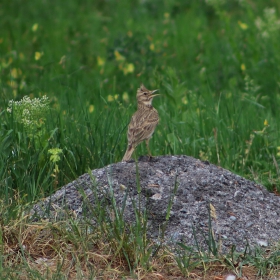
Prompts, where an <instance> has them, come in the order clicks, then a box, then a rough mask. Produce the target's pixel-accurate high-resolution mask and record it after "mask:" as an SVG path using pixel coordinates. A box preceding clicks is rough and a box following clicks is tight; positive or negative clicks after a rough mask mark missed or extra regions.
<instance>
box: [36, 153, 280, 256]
mask: <svg viewBox="0 0 280 280" xmlns="http://www.w3.org/2000/svg"><path fill="white" fill-rule="evenodd" d="M136 170H137V169H136V164H135V162H128V163H126V162H118V163H114V164H110V165H108V166H106V167H104V168H101V169H96V170H93V171H92V176H90V175H89V174H84V175H82V176H80V177H79V178H78V179H77V180H75V181H73V182H71V183H69V184H67V185H66V186H64V187H62V188H61V189H60V190H58V191H57V192H55V193H54V194H53V195H52V196H50V197H48V198H46V199H44V200H43V201H40V202H38V203H37V204H36V205H34V207H33V209H32V215H33V219H40V218H46V217H48V218H50V219H59V218H61V219H63V218H64V217H65V215H66V214H65V213H66V212H67V211H68V213H69V212H73V213H74V214H75V215H74V216H75V217H78V218H81V219H88V218H90V217H92V216H93V215H90V214H89V213H90V211H91V210H90V209H92V208H94V206H95V205H96V202H97V200H98V201H99V202H100V201H102V203H104V207H105V208H106V209H107V208H108V207H110V205H112V195H113V197H114V199H115V201H116V205H117V206H118V207H119V208H120V209H121V208H122V207H123V202H124V201H125V200H126V204H125V207H124V219H125V221H126V223H127V224H133V223H134V221H135V209H134V207H135V205H136V207H138V206H139V203H140V209H141V211H142V210H143V209H146V211H147V214H148V236H149V237H150V238H152V239H154V240H155V241H157V238H159V237H160V236H162V235H161V230H162V229H163V228H165V232H164V238H165V242H166V243H170V244H174V243H176V242H185V244H187V245H193V244H195V238H196V239H197V240H198V241H199V242H200V243H201V244H206V243H207V240H205V237H204V236H206V239H207V234H208V232H209V226H210V225H209V205H210V203H211V204H212V206H213V207H214V209H215V217H213V218H212V219H211V226H212V232H213V234H214V237H215V238H216V240H217V241H221V242H220V243H221V246H222V250H223V251H227V250H228V249H229V248H230V247H231V246H232V245H235V246H236V248H237V249H238V250H242V249H243V248H245V247H246V245H247V241H248V242H249V244H250V245H252V246H255V245H260V240H264V236H265V242H267V244H268V245H271V244H273V243H274V242H277V241H279V240H280V218H279V215H280V210H279V205H280V197H278V196H276V195H274V194H273V193H269V192H268V191H267V190H266V189H265V188H264V187H263V186H261V185H259V184H257V183H254V182H252V181H249V180H246V179H244V178H242V177H240V176H238V175H235V174H233V173H231V172H229V171H228V170H225V169H223V168H220V167H217V166H215V165H213V164H209V163H208V162H203V161H200V160H197V159H194V158H192V157H188V156H160V157H155V158H153V159H152V160H151V161H148V160H147V158H146V157H142V158H140V159H139V162H138V170H139V181H140V186H141V191H140V193H139V194H138V190H137V171H136ZM91 177H94V178H95V182H93V181H92V179H91ZM175 185H176V186H177V191H176V193H174V188H175ZM94 186H95V187H94ZM170 200H173V203H172V209H171V210H172V211H171V212H170V217H169V220H168V221H167V222H166V214H167V209H168V203H169V202H170ZM89 205H90V207H89ZM108 209H109V208H108ZM66 210H67V211H66ZM108 212H109V210H108ZM234 218H235V219H234ZM194 234H195V235H196V237H195V238H194Z"/></svg>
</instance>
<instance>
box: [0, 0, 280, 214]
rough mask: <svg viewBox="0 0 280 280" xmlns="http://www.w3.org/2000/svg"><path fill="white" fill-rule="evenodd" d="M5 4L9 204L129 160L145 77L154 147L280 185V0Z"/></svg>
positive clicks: (2, 50)
mask: <svg viewBox="0 0 280 280" xmlns="http://www.w3.org/2000/svg"><path fill="white" fill-rule="evenodd" d="M0 6H1V9H0V27H1V34H0V72H1V75H0V97H1V98H0V197H1V199H3V201H4V202H5V203H7V205H9V207H11V209H12V208H13V207H15V206H16V205H17V204H18V203H20V204H24V203H29V202H32V201H34V200H37V199H40V198H42V197H45V196H46V195H48V194H51V193H53V192H54V191H55V190H56V189H57V188H59V187H61V186H63V185H64V184H66V183H67V182H69V181H71V180H74V179H76V178H77V176H79V175H81V174H83V173H85V172H87V170H88V168H90V169H94V168H98V167H101V166H104V165H107V164H109V163H111V162H116V161H119V160H121V158H122V156H123V153H124V151H125V148H126V130H127V124H128V122H129V118H130V116H131V115H132V113H133V112H134V111H135V108H136V102H135V95H136V90H137V88H138V87H139V85H140V83H141V82H143V83H144V84H145V86H146V87H147V88H149V89H156V88H158V89H160V93H161V98H158V99H157V100H155V102H154V106H155V107H156V108H157V109H158V111H159V115H160V124H159V126H158V127H157V129H156V132H155V134H154V136H153V138H152V140H151V141H150V142H151V143H150V145H151V150H152V153H153V154H154V155H164V154H186V155H189V156H194V157H196V158H200V159H202V160H208V161H210V162H211V163H214V164H217V165H220V166H222V167H223V168H227V169H229V170H231V171H233V172H235V173H238V174H240V175H242V176H245V177H247V178H249V179H253V180H255V181H258V182H259V183H262V184H264V185H265V186H266V187H267V188H268V189H269V190H270V191H274V192H276V193H277V192H278V193H279V191H280V187H279V186H280V184H279V181H280V169H279V163H280V152H279V151H280V142H279V139H280V130H279V124H280V114H279V107H280V86H279V85H280V80H279V73H280V52H279V41H280V38H279V36H280V33H279V29H280V23H279V22H280V14H279V11H280V3H279V1H276V0H269V1H257V2H256V1H255V2H254V3H253V2H252V1H247V0H232V1H224V0H199V1H177V0H171V1H159V0H155V1H126V0H124V1H100V0H98V1H88V0H86V1H82V2H81V3H80V2H78V1H74V0H70V1H67V2H65V1H64V2H62V1H58V2H56V5H53V3H51V2H49V1H43V2H42V1H39V2H31V1H27V2H25V3H23V2H22V1H21V0H15V1H4V2H3V3H1V4H0ZM19 7H20V8H19ZM44 96H45V97H44ZM38 102H39V103H38ZM37 103H38V104H41V105H42V107H38V106H37V105H35V104H37ZM136 153H137V155H141V154H144V153H146V150H145V147H144V146H143V147H142V146H139V147H138V148H137V151H136ZM16 198H20V200H18V199H16ZM10 202H12V204H10ZM11 212H12V211H11Z"/></svg>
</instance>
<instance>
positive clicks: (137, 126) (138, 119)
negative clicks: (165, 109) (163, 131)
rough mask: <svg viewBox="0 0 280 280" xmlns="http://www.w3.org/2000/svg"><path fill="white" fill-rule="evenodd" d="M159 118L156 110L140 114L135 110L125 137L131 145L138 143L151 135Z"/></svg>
mask: <svg viewBox="0 0 280 280" xmlns="http://www.w3.org/2000/svg"><path fill="white" fill-rule="evenodd" d="M158 121H159V118H158V113H157V111H156V110H155V109H154V110H151V111H145V112H143V113H142V114H139V112H136V113H135V114H134V115H133V116H132V118H131V121H130V124H129V126H128V132H127V138H128V142H129V143H130V144H131V145H138V144H139V143H140V142H142V141H143V140H145V139H148V138H150V137H151V135H152V134H153V132H154V129H155V127H156V125H157V124H158Z"/></svg>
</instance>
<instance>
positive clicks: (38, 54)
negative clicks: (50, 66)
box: [35, 52, 43, 60]
mask: <svg viewBox="0 0 280 280" xmlns="http://www.w3.org/2000/svg"><path fill="white" fill-rule="evenodd" d="M42 55H43V53H42V52H35V60H39V59H40V58H41V57H42Z"/></svg>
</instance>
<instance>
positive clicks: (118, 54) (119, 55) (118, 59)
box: [114, 51, 125, 61]
mask: <svg viewBox="0 0 280 280" xmlns="http://www.w3.org/2000/svg"><path fill="white" fill-rule="evenodd" d="M114 54H115V58H116V60H117V61H124V60H125V57H124V56H122V55H121V54H120V53H119V52H118V51H114Z"/></svg>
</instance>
